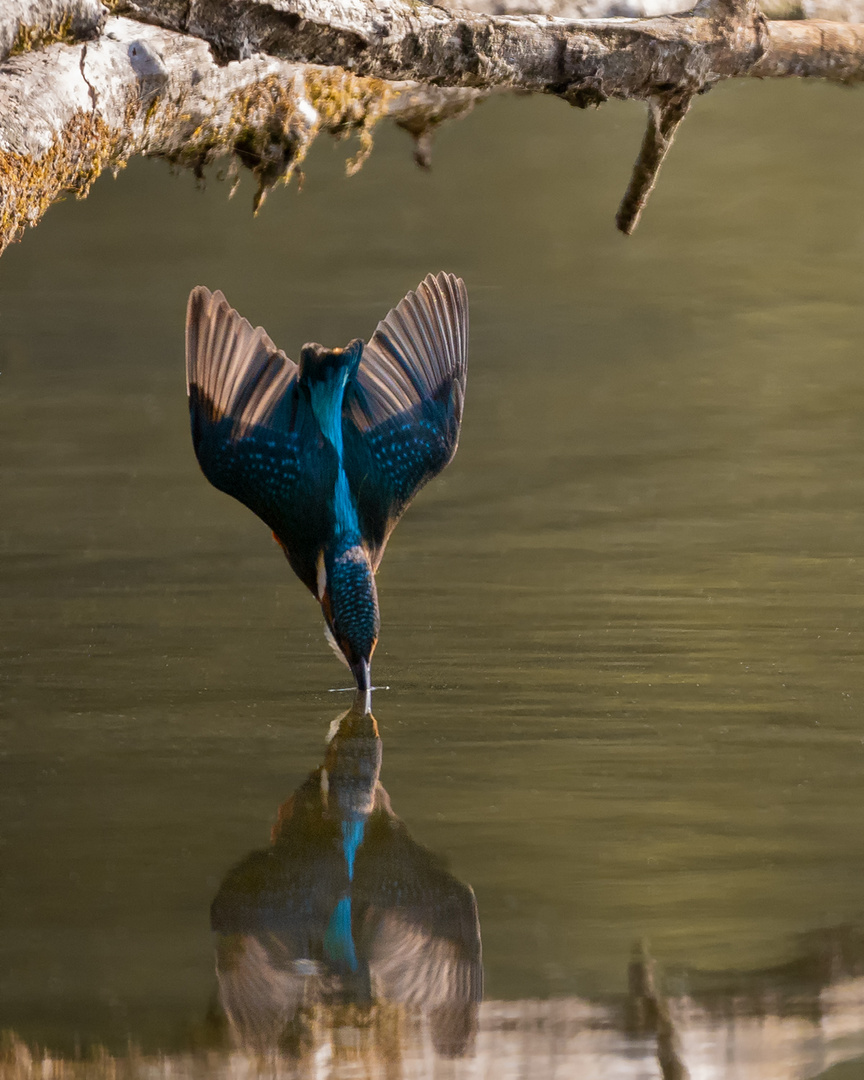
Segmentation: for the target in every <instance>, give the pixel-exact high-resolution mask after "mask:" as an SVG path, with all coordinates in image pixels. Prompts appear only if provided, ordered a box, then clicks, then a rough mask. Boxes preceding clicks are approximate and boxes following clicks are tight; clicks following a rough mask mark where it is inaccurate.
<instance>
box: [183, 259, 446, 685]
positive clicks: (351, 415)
mask: <svg viewBox="0 0 864 1080" xmlns="http://www.w3.org/2000/svg"><path fill="white" fill-rule="evenodd" d="M467 358H468V294H467V291H466V288H465V283H464V282H463V281H462V279H461V278H458V277H455V276H454V275H453V274H449V273H439V274H437V275H436V276H433V275H431V274H429V275H427V277H426V278H425V279H424V280H423V281H422V282H421V283H420V285H419V286H418V287H417V289H416V290H415V291H411V292H409V293H407V295H406V296H405V297H404V298H403V299H402V300H401V301H400V302H399V303H398V304H397V305H396V306H395V307H394V308H393V309H392V310H391V311H390V312H389V313H388V314H387V316H386V317H385V318H384V319H382V320H381V322H379V323H378V326H377V328H376V329H375V332H374V333H373V335H372V337H371V338H370V339H369V341H368V342H364V341H363V340H362V339H361V338H354V339H353V340H352V341H350V342H349V343H348V345H346V346H345V347H344V348H334V349H328V348H325V347H324V346H322V345H319V344H316V343H309V344H306V345H304V346H303V347H302V349H301V350H300V361H299V364H298V363H294V361H292V360H290V359H289V358H288V356H286V354H285V353H284V352H283V351H282V350H281V349H278V348H277V347H276V346H275V345H274V344H273V342H272V341H271V339H270V338H269V337H268V335H267V334H266V332H265V331H264V329H263V328H262V327H260V326H259V327H255V328H254V329H253V327H252V325H251V324H250V323H249V322H248V321H247V320H246V319H244V318H243V317H242V316H241V315H239V314H238V313H237V312H236V311H235V310H234V309H233V308H232V307H231V306H230V305H229V303H228V301H227V300H226V299H225V296H224V295H223V293H222V292H220V291H216V292H211V291H210V290H209V289H207V288H206V287H204V286H202V285H199V286H196V288H194V289H193V290H192V292H191V293H190V296H189V303H188V307H187V312H186V386H187V393H188V398H189V411H190V421H191V427H192V442H193V446H194V448H195V455H196V457H197V459H198V463H199V465H200V466H201V469H202V471H203V473H204V475H205V476H206V477H207V479H208V480H209V481H210V483H211V484H213V485H214V487H216V488H218V489H219V490H220V491H224V492H226V493H227V494H229V495H232V496H233V497H234V498H235V499H238V500H239V501H240V502H242V503H243V504H245V505H246V506H247V507H248V508H249V509H250V510H252V511H253V513H255V514H257V515H258V517H259V518H261V520H262V521H263V522H264V523H265V524H266V525H267V526H268V527H269V528H270V529H271V530H272V533H273V536H274V538H275V540H276V541H277V543H278V544H279V545H280V547H281V548H282V550H283V552H284V554H285V556H286V557H287V559H288V562H289V564H290V566H291V568H292V569H293V571H294V573H295V574H296V575H297V577H299V578H300V580H301V581H302V582H303V584H304V585H305V586H306V587H307V588H308V589H309V590H310V592H311V593H312V594H313V596H315V598H316V600H317V601H318V602H319V604H320V605H321V610H322V612H323V615H324V622H325V634H326V635H327V638H328V641H330V644H331V645H332V646H333V648H334V651H336V652H337V655H340V656H341V657H342V658H344V660H345V662H346V663H347V665H348V667H349V668H350V669H351V671H352V673H353V676H354V680H355V683H356V686H357V690H358V692H360V693H361V694H363V695H365V700H366V702H367V704H368V703H369V702H370V701H371V691H372V683H371V661H372V654H373V652H374V651H375V646H376V644H377V641H378V635H379V631H380V614H379V607H378V593H377V588H376V583H375V574H376V572H377V570H378V567H379V565H380V563H381V558H382V556H383V554H384V549H385V547H386V546H387V541H388V539H389V537H390V534H391V532H392V531H393V529H394V527H395V526H396V523H397V522H398V521H399V519H400V517H401V516H402V514H403V512H404V511H405V509H406V508H407V506H408V504H409V503H410V502H411V501H412V499H413V498H414V496H415V495H416V494H417V492H418V491H419V490H420V488H421V487H423V485H424V484H425V483H427V482H428V481H429V480H431V479H432V478H433V477H434V476H437V475H438V473H440V472H441V470H442V469H443V468H444V467H445V466H446V465H447V464H448V463H449V462H450V461H451V460H452V458H453V455H454V454H455V453H456V448H457V445H458V442H459V433H460V429H461V424H462V412H463V407H464V401H465V379H466V366H467Z"/></svg>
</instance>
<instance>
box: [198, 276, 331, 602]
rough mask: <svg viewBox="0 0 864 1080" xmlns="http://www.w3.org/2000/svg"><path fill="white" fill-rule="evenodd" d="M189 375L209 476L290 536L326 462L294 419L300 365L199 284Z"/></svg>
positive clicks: (306, 573) (305, 571)
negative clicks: (312, 457)
mask: <svg viewBox="0 0 864 1080" xmlns="http://www.w3.org/2000/svg"><path fill="white" fill-rule="evenodd" d="M186 379H187V388H188V392H189V409H190V414H191V422H192V440H193V443H194V445H195V454H196V456H197V458H198V462H199V464H200V465H201V468H202V470H203V471H204V475H205V476H206V477H207V479H208V480H209V481H210V482H211V483H212V484H213V485H214V486H215V487H217V488H219V489H220V490H221V491H225V492H227V493H228V494H229V495H233V496H234V497H235V498H236V499H239V500H240V502H242V503H244V504H245V505H246V506H248V507H249V509H250V510H252V511H253V512H254V513H256V514H257V515H258V516H259V517H260V518H262V519H263V520H264V521H265V522H266V523H267V524H268V525H269V526H270V528H271V529H273V530H274V531H275V532H276V533H278V534H279V535H281V536H286V535H291V532H292V529H294V531H296V528H295V525H296V522H294V521H293V518H294V517H296V516H297V515H292V505H294V504H296V503H297V502H298V497H300V496H302V492H303V489H304V485H308V483H309V481H310V475H311V474H312V473H314V469H315V467H320V463H319V462H317V461H316V462H311V461H306V457H307V456H308V455H309V453H310V449H309V440H308V439H304V438H303V432H302V430H299V429H298V425H297V423H296V412H297V410H296V407H295V405H296V400H295V399H296V396H297V393H296V384H297V365H296V364H295V363H294V362H293V361H292V360H289V359H288V357H287V356H286V355H285V353H284V352H282V351H281V350H280V349H277V348H276V346H275V345H274V344H273V342H272V341H271V340H270V338H269V337H268V336H267V334H266V333H265V332H264V330H263V329H262V328H261V327H260V326H259V327H256V328H253V327H252V326H251V325H250V324H249V322H247V320H246V319H244V318H243V317H242V316H240V315H239V314H238V313H237V312H236V311H235V310H234V309H233V308H232V307H231V306H230V305H229V304H228V301H227V300H226V299H225V297H224V296H223V294H222V293H221V292H215V293H211V292H210V290H209V289H205V288H204V287H203V286H198V287H197V288H195V289H193V290H192V293H191V295H190V297H189V306H188V309H187V313H186ZM299 501H302V502H303V503H304V505H306V504H308V502H309V498H308V497H307V498H305V499H302V498H301V499H300V500H299ZM307 516H308V515H307ZM304 524H306V525H308V526H309V527H311V526H312V525H313V524H314V523H313V522H311V521H309V522H306V523H304ZM289 557H290V555H289ZM293 564H294V560H293V559H292V565H293ZM294 569H295V570H296V571H297V573H298V574H300V576H301V578H303V579H304V580H306V579H307V578H310V574H311V579H312V581H311V583H310V582H309V581H307V584H309V586H310V588H313V587H314V567H312V568H309V567H305V566H303V567H300V566H295V567H294Z"/></svg>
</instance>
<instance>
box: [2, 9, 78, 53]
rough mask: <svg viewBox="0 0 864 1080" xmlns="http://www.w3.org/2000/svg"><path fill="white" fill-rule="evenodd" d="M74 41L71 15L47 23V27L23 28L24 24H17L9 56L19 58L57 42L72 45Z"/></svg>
mask: <svg viewBox="0 0 864 1080" xmlns="http://www.w3.org/2000/svg"><path fill="white" fill-rule="evenodd" d="M75 41H76V38H75V35H74V34H73V32H72V16H71V15H67V16H66V17H65V18H63V19H61V20H60V21H59V22H56V23H48V25H47V26H25V25H24V23H19V25H18V32H17V34H16V35H15V40H14V41H13V42H12V47H11V49H10V50H9V55H10V56H20V55H21V54H22V53H28V52H33V51H34V50H36V49H44V48H45V46H46V45H55V44H56V43H57V42H62V43H63V44H64V45H72V44H74V43H75Z"/></svg>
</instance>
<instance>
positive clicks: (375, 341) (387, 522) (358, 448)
mask: <svg viewBox="0 0 864 1080" xmlns="http://www.w3.org/2000/svg"><path fill="white" fill-rule="evenodd" d="M467 359H468V294H467V292H466V291H465V284H464V282H463V281H462V279H461V278H457V277H454V276H453V275H452V274H438V276H437V277H433V276H432V275H431V274H430V275H429V276H428V277H427V278H426V279H425V281H423V282H422V283H421V284H420V286H419V287H418V289H417V291H416V292H409V293H408V295H407V296H406V297H405V298H404V300H402V301H401V302H400V303H399V304H397V306H396V307H395V308H393V310H392V311H391V312H390V313H389V314H388V315H387V317H386V318H385V319H383V320H382V321H381V322H380V323H379V324H378V328H377V329H376V331H375V333H374V335H373V337H372V339H371V341H370V342H369V343H368V345H366V346H365V348H364V349H363V356H362V359H361V361H360V367H359V369H358V371H357V375H356V376H355V378H354V379H353V380H352V381H351V383H350V384H349V387H348V389H347V391H346V396H345V415H346V417H348V418H350V420H351V421H352V423H350V424H346V425H345V442H346V446H345V451H346V452H345V469H346V473H347V475H348V482H349V484H350V485H351V489H352V492H353V494H354V497H355V499H356V501H357V506H358V510H359V515H360V520H361V525H362V527H363V532H364V535H365V536H366V538H367V539H368V540H369V541H371V544H372V547H373V551H372V558H373V564H374V565H375V566H376V567H377V565H378V562H379V561H380V559H381V555H382V554H383V552H384V546H385V544H386V543H387V537H388V536H389V534H390V531H391V530H392V529H393V526H394V525H395V524H396V522H397V521H398V520H399V517H400V516H401V514H402V512H403V511H404V509H405V507H406V506H407V505H408V503H409V502H410V501H411V499H412V498H413V497H414V495H415V494H416V493H417V492H418V491H419V490H420V488H421V487H422V486H423V485H424V484H425V483H426V482H427V481H428V480H431V479H432V477H433V476H436V475H437V474H438V473H439V472H440V471H441V470H442V469H443V468H444V466H445V465H446V464H447V463H448V462H449V461H450V459H451V458H452V457H453V455H454V454H455V452H456V446H457V443H458V441H459V427H460V424H461V422H462V407H463V403H464V398H465V373H466V364H467Z"/></svg>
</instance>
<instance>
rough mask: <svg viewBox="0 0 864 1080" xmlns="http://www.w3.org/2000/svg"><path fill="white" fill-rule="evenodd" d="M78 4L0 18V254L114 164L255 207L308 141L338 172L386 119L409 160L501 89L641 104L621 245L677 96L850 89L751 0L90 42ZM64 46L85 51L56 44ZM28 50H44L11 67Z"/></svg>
mask: <svg viewBox="0 0 864 1080" xmlns="http://www.w3.org/2000/svg"><path fill="white" fill-rule="evenodd" d="M94 2H95V0H9V3H14V5H16V7H15V9H14V11H13V17H12V18H11V19H9V18H7V17H6V15H7V12H6V11H5V10H4V13H3V14H2V15H0V45H2V42H3V40H6V39H4V38H3V33H6V38H7V39H8V38H9V33H8V32H6V30H7V29H8V28H9V27H12V26H13V25H14V26H15V27H17V29H16V30H15V35H14V41H15V42H18V47H16V49H15V50H14V51H15V52H18V53H22V52H23V53H24V54H23V55H13V56H10V57H8V58H7V59H6V61H5V62H4V63H2V64H0V250H2V248H3V247H4V246H5V245H6V244H7V243H8V242H9V241H10V240H12V239H14V238H16V237H17V236H18V235H20V232H21V230H22V228H23V227H24V226H25V225H27V224H31V225H32V224H36V222H37V221H38V220H39V218H40V217H41V215H42V213H44V211H45V210H46V209H47V207H48V206H49V205H50V204H51V202H52V201H53V200H54V199H56V198H58V197H59V196H60V195H61V194H62V193H63V192H64V191H73V192H75V193H76V194H78V195H79V196H83V195H84V194H86V192H87V190H88V189H89V185H90V184H91V183H92V181H93V180H94V179H95V177H96V176H98V175H99V173H100V172H101V171H102V170H103V169H104V168H106V167H108V168H114V169H117V168H119V167H121V166H122V165H123V164H124V163H125V161H127V160H128V158H129V157H130V156H132V155H133V154H143V155H150V156H160V157H165V158H168V159H169V160H171V161H174V162H177V163H179V164H182V165H187V166H189V167H191V168H193V169H194V170H195V171H196V173H198V174H199V175H200V173H201V171H202V169H203V168H204V167H205V166H206V165H207V164H208V163H209V162H210V161H212V160H214V159H215V158H217V157H219V156H221V155H230V156H231V158H232V169H233V168H234V167H235V166H236V164H237V163H238V162H239V163H242V164H243V165H246V166H248V167H249V168H250V169H251V170H252V172H253V174H254V175H255V176H256V178H257V181H258V192H257V194H256V199H255V205H256V207H257V205H259V204H260V201H261V199H262V198H263V197H264V195H265V194H266V192H267V191H268V190H269V188H270V187H272V186H273V184H275V183H277V182H278V181H280V180H286V179H288V178H289V177H290V176H291V174H292V173H293V172H294V171H295V170H296V169H297V168H298V166H299V165H300V164H301V163H302V162H303V159H304V157H305V155H306V153H307V151H308V148H309V146H310V145H311V142H312V141H313V140H314V138H315V137H316V136H317V135H318V133H319V132H321V131H329V132H331V133H333V134H335V135H341V134H345V133H346V132H348V131H350V130H356V131H357V132H358V133H359V135H360V152H359V153H358V155H357V157H356V158H355V159H354V161H353V162H352V163H350V168H349V171H351V170H352V169H356V168H358V167H359V165H360V163H361V162H362V160H363V159H364V157H365V156H366V155H367V154H368V152H369V149H370V147H371V135H370V131H371V129H372V127H373V126H374V124H375V123H376V122H377V120H378V119H379V118H380V117H382V116H385V115H389V116H391V117H393V119H394V120H396V122H397V123H399V124H400V125H401V126H402V127H404V128H405V129H406V130H408V131H409V132H411V134H412V135H413V136H414V138H415V141H416V153H415V156H416V158H417V160H418V162H420V163H421V164H428V159H429V142H430V137H431V132H432V131H434V130H435V128H436V127H437V126H438V125H439V124H440V123H442V122H443V121H444V120H446V119H449V118H454V117H456V116H461V115H464V114H465V113H466V112H467V111H469V110H470V109H471V108H472V107H473V105H474V104H475V103H476V102H477V101H478V100H480V99H481V98H482V97H483V96H484V95H486V94H488V93H490V92H491V91H493V90H500V89H516V90H528V91H535V92H541V93H546V94H554V95H556V96H558V97H561V98H563V99H564V100H565V101H568V102H570V103H571V104H574V105H578V106H582V107H585V106H588V105H597V104H600V103H602V102H603V101H605V100H607V99H608V98H623V99H636V100H641V101H647V102H649V103H650V109H651V112H650V115H649V124H648V129H647V131H646V135H645V138H644V141H643V146H642V150H641V152H640V155H639V158H638V160H637V162H636V166H635V168H634V173H633V178H632V180H631V183H630V186H629V188H628V191H627V194H626V195H625V198H624V201H623V203H622V205H621V207H620V209H619V212H618V224H619V227H620V228H622V229H623V231H625V232H627V233H629V232H631V231H632V229H633V228H634V227H635V225H636V223H637V221H638V219H639V215H640V213H641V211H642V209H643V208H644V205H645V202H646V200H647V198H648V195H649V194H650V191H651V190H652V188H653V186H654V183H655V181H656V177H657V172H658V170H659V168H660V165H661V163H662V161H663V159H664V157H665V155H666V153H667V152H668V150H669V147H670V145H671V142H672V138H673V136H674V133H675V130H676V129H677V127H678V125H679V124H680V122H681V120H682V118H683V116H684V114H685V113H686V111H687V106H688V104H689V102H690V100H691V99H692V98H693V96H694V95H695V94H697V93H701V92H703V91H705V90H706V89H708V88H710V87H711V86H713V85H714V84H715V83H716V82H718V81H719V80H721V79H728V78H743V77H756V78H777V77H781V78H782V77H787V76H799V77H809V78H824V79H831V80H833V81H836V82H842V83H853V82H858V81H861V79H862V77H864V26H850V25H840V24H832V23H815V22H800V21H795V22H773V23H765V21H764V19H763V18H762V16H761V15H760V14H759V11H758V9H757V7H756V0H702V2H701V3H700V4H698V5H697V7H696V8H695V9H694V10H693V11H690V12H685V13H683V14H680V15H666V16H659V17H657V18H652V19H596V20H586V21H581V22H579V21H573V20H569V19H561V18H551V17H546V16H537V15H511V16H499V17H493V16H489V15H477V14H475V13H472V12H465V11H461V12H456V13H454V12H450V11H447V10H445V9H443V8H439V7H435V6H433V5H430V4H426V3H422V2H420V0H115V8H120V7H122V9H123V10H124V11H126V12H127V13H129V14H130V15H133V16H134V20H133V19H129V18H122V17H112V18H110V19H108V20H107V22H106V23H105V25H104V27H102V26H101V21H100V20H101V17H102V11H101V7H100V8H99V10H98V11H97V10H96V8H95V7H94ZM64 4H65V5H66V6H65V8H64V7H63V5H64ZM27 5H30V6H31V7H33V6H39V5H43V6H44V13H45V14H44V18H43V20H42V22H41V23H39V24H38V26H39V27H41V28H42V29H38V27H37V29H36V30H33V29H32V28H30V29H28V27H27V26H26V25H25V24H24V23H23V22H22V21H21V11H22V10H24V8H25V7H26V6H27ZM9 10H12V9H9ZM29 10H30V8H27V11H29ZM63 11H65V12H66V14H65V15H63V18H62V20H61V22H60V23H59V24H58V23H57V18H58V12H60V13H62V12H63ZM73 16H74V17H73ZM97 16H98V18H97ZM28 17H29V16H28ZM76 19H77V20H78V21H77V22H76ZM94 20H95V21H94ZM136 20H140V21H136ZM142 23H146V24H149V25H144V24H142ZM45 27H48V29H47V30H46V29H45ZM4 28H6V29H4ZM100 30H101V32H100ZM40 35H42V37H40ZM46 35H47V37H46ZM52 35H53V38H52ZM81 37H85V38H87V37H89V38H91V39H92V40H90V41H89V43H88V44H85V45H77V44H68V43H65V44H64V42H69V41H74V40H77V39H78V38H81ZM43 38H44V39H45V40H53V39H57V42H58V43H56V44H51V45H48V46H47V47H44V48H38V49H36V51H30V52H26V44H27V43H28V42H29V43H30V44H31V45H33V44H35V45H39V44H40V42H41V41H42V40H43ZM22 42H24V44H23V45H22V44H21V43H22Z"/></svg>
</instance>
